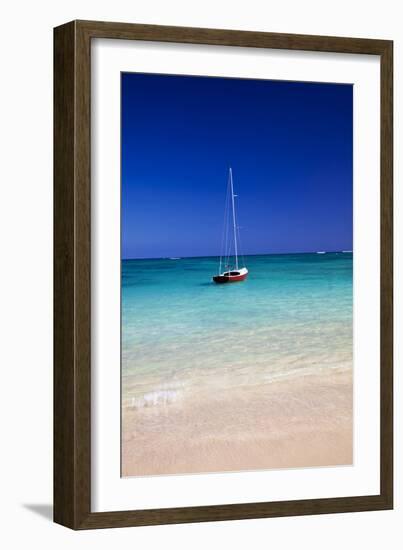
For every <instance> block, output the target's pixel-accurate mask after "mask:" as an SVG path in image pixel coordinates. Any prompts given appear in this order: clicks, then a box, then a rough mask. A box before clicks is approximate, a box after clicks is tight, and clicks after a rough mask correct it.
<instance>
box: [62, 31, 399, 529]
mask: <svg viewBox="0 0 403 550" xmlns="http://www.w3.org/2000/svg"><path fill="white" fill-rule="evenodd" d="M92 38H115V39H127V40H151V41H159V42H181V43H191V44H214V45H225V46H244V47H245V46H246V47H252V48H276V49H286V50H310V51H322V52H338V53H356V54H370V55H377V56H380V58H381V179H380V186H381V280H380V285H381V357H380V367H381V411H380V414H381V457H380V459H381V472H380V479H381V487H380V494H379V495H370V496H355V497H345V498H324V499H313V500H293V501H286V502H264V503H261V502H258V503H248V504H231V505H220V506H216V505H214V506H196V507H188V508H169V509H153V510H127V511H119V512H102V513H92V512H91V502H90V495H91V491H90V480H91V446H90V443H91V437H90V433H91V414H90V408H91V407H90V405H91V394H90V377H91V372H90V370H91V369H90V356H91V339H90V332H91V315H90V311H91V308H90V302H91V287H90V272H91V261H90V258H91V256H90V220H91V196H90V187H91V186H90V177H91V176H90V143H91V142H90V140H91V137H90V80H91V71H90V67H91V65H90V56H91V39H92ZM392 75H393V42H391V41H388V40H371V39H363V38H335V37H327V36H305V35H292V34H273V33H261V32H245V31H233V30H216V29H200V28H184V27H162V26H154V25H133V24H127V23H105V22H95V21H72V22H70V23H67V24H65V25H62V26H60V27H57V28H55V30H54V139H55V149H54V193H55V201H54V521H55V522H57V523H60V524H62V525H65V526H67V527H70V528H72V529H91V528H92V529H94V528H104V527H127V526H134V525H155V524H163V523H184V522H200V521H217V520H229V519H247V518H263V517H266V518H267V517H275V516H293V515H306V514H325V513H327V514H329V513H337V512H354V511H365V510H387V509H391V508H392V507H393V363H392V361H393V359H392V357H393V352H392V348H393V303H392V298H393V274H392V272H393V255H392V251H393V240H392V239H393V235H392V185H393V183H392V181H393V164H392V163H393V127H392V122H393V104H392V101H393V76H392Z"/></svg>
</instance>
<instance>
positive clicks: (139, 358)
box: [122, 253, 353, 407]
mask: <svg viewBox="0 0 403 550" xmlns="http://www.w3.org/2000/svg"><path fill="white" fill-rule="evenodd" d="M245 260H246V265H247V267H248V269H249V276H248V279H247V280H246V281H245V282H240V283H232V284H224V285H216V284H214V283H213V282H211V277H212V276H213V275H214V274H216V273H217V271H218V259H217V258H215V257H214V258H213V257H210V258H183V259H153V260H124V261H123V262H122V375H123V378H122V380H123V385H122V386H123V388H122V389H123V403H124V405H125V404H126V405H129V406H135V407H137V406H138V407H142V406H145V405H158V404H160V403H166V402H170V401H176V400H178V399H180V398H181V397H183V396H185V395H189V394H190V393H192V392H193V393H197V391H198V390H199V389H200V388H204V389H205V388H209V387H210V388H211V390H212V391H213V390H214V391H217V389H218V388H220V389H221V390H225V388H231V387H241V386H242V385H253V384H259V383H266V382H270V381H274V380H277V379H279V378H284V377H292V376H301V375H305V374H315V373H317V374H321V373H323V372H330V370H331V369H333V370H343V369H350V368H351V367H352V272H353V255H352V254H351V253H327V254H284V255H261V256H247V257H246V258H245Z"/></svg>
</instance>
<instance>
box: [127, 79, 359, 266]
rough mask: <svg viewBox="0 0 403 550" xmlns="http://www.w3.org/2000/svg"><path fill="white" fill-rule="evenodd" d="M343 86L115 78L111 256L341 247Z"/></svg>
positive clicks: (347, 245)
mask: <svg viewBox="0 0 403 550" xmlns="http://www.w3.org/2000/svg"><path fill="white" fill-rule="evenodd" d="M352 94H353V89H352V86H351V85H341V84H317V83H300V82H283V81H268V80H248V79H232V78H211V77H193V76H167V75H147V74H137V73H123V74H122V257H123V258H140V257H151V258H157V257H167V256H204V255H205V256H208V255H219V254H220V246H221V231H222V223H223V216H224V202H225V193H226V185H227V178H228V167H229V166H232V169H233V174H234V187H235V192H236V193H237V194H238V199H237V201H238V216H239V225H240V226H241V228H242V229H241V236H242V245H243V252H244V253H245V254H258V253H283V252H309V251H316V250H350V249H352V160H353V159H352V134H353V128H352V124H353V121H352V108H353V98H352Z"/></svg>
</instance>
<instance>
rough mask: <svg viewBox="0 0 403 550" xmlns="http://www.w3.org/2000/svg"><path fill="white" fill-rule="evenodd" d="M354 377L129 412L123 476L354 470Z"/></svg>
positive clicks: (263, 387)
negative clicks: (320, 468)
mask: <svg viewBox="0 0 403 550" xmlns="http://www.w3.org/2000/svg"><path fill="white" fill-rule="evenodd" d="M352 388H353V385H352V374H351V370H347V371H344V372H332V373H331V374H328V373H326V374H321V375H308V376H301V377H290V378H286V379H281V380H277V381H272V382H267V383H264V384H259V385H255V386H254V385H248V386H242V387H240V388H237V387H235V388H231V389H228V390H220V389H219V388H216V389H212V388H209V389H208V390H207V389H206V388H203V389H201V390H200V391H199V392H197V393H194V392H192V393H191V394H186V393H185V394H184V395H183V397H182V398H181V399H178V400H177V401H174V402H167V403H166V404H158V405H150V406H144V407H141V408H135V407H130V406H126V407H124V408H123V411H122V475H123V476H142V475H163V474H185V473H202V472H223V471H240V470H258V469H259V470H260V469H278V468H300V467H318V466H335V465H348V464H352V462H353V424H352V419H353V411H352V406H353V391H352Z"/></svg>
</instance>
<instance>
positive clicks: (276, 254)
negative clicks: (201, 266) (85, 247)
mask: <svg viewBox="0 0 403 550" xmlns="http://www.w3.org/2000/svg"><path fill="white" fill-rule="evenodd" d="M338 253H342V254H353V250H311V251H309V252H258V253H257V254H242V255H241V256H238V257H249V256H287V255H292V254H338ZM195 258H220V255H219V254H207V255H206V254H201V255H199V256H139V257H137V258H133V257H131V258H128V257H127V258H123V257H121V260H182V259H195Z"/></svg>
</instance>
